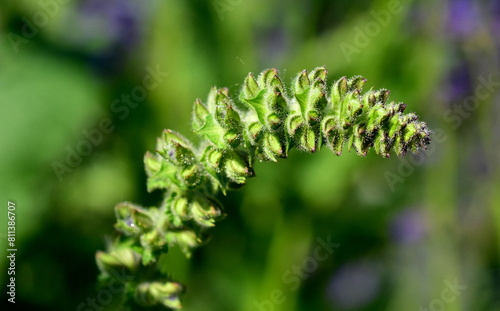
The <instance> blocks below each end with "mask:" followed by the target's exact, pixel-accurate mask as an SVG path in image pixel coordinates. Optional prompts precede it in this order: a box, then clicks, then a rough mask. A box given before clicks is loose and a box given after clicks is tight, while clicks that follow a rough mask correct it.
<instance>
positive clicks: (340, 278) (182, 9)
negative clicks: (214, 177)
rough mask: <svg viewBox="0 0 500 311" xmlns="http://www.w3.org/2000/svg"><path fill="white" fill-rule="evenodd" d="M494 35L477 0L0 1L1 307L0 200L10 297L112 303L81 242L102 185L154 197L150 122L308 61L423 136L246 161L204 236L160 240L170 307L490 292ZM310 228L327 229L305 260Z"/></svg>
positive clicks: (100, 243) (454, 297)
mask: <svg viewBox="0 0 500 311" xmlns="http://www.w3.org/2000/svg"><path fill="white" fill-rule="evenodd" d="M499 34H500V4H499V2H498V1H495V0H483V1H473V0H448V1H425V0H422V1H397V0H390V1H387V0H378V1H368V0H363V1H347V0H338V1H327V0H316V1H312V0H311V1H299V0H289V1H264V0H254V1H243V0H215V1H200V0H198V1H194V0H189V1H188V0H167V1H159V0H150V1H139V0H137V1H132V0H129V1H127V0H109V1H106V0H100V1H98V0H87V1H84V0H81V1H75V0H71V1H69V0H42V1H31V0H23V1H21V0H2V2H1V3H0V146H1V152H0V194H1V201H0V205H1V206H3V208H2V213H1V215H2V216H1V217H0V224H1V225H0V237H1V244H0V246H1V248H2V249H3V250H2V253H3V254H5V255H4V256H1V257H0V279H1V280H2V284H4V286H3V288H4V290H2V297H3V298H2V302H1V304H2V305H3V306H4V307H2V309H3V310H11V309H13V305H12V304H11V303H8V302H7V298H8V297H7V295H6V291H5V288H6V287H5V285H6V284H7V264H8V262H7V258H6V249H7V245H6V232H7V202H8V200H11V201H13V202H15V203H16V204H17V209H16V213H17V231H16V232H17V241H16V242H17V248H18V252H17V255H16V256H17V261H16V283H17V287H16V294H17V295H16V304H15V306H16V307H18V308H21V307H24V308H25V309H27V310H101V308H104V310H111V309H113V305H114V304H113V301H112V302H110V303H108V300H109V299H107V298H106V299H104V298H103V297H101V296H99V292H98V289H97V288H96V287H95V284H96V277H97V275H98V271H97V267H96V265H95V261H94V254H95V251H96V250H99V249H101V250H103V249H104V247H105V239H106V237H111V236H113V235H114V234H115V232H114V229H113V223H114V214H113V207H114V205H115V204H116V203H118V202H120V201H125V200H126V201H132V202H137V203H139V204H143V205H146V206H151V205H154V204H157V203H158V202H159V200H160V198H161V193H156V192H155V193H151V194H150V193H147V192H146V187H145V179H146V176H145V173H144V170H143V164H142V157H143V154H144V153H145V152H146V151H147V150H154V146H155V141H156V137H157V136H159V135H160V133H161V131H162V130H163V129H164V128H170V129H175V130H177V131H180V132H182V133H183V134H185V135H186V136H187V137H189V138H193V139H195V138H194V135H193V134H192V133H191V132H190V114H191V107H192V103H193V102H194V100H195V99H196V98H201V99H202V100H205V99H206V96H207V94H208V91H209V89H210V87H211V86H213V85H217V86H219V87H223V86H227V87H229V88H230V91H231V92H233V94H234V93H235V92H236V91H238V89H239V87H240V83H242V81H243V79H244V77H245V76H246V75H247V74H248V72H256V73H257V72H260V71H261V70H263V69H266V68H269V67H275V68H278V69H279V70H280V73H281V75H282V76H283V77H284V81H285V82H286V83H290V81H291V78H292V77H293V76H294V75H295V74H296V73H297V72H298V71H300V70H302V69H313V68H314V67H317V66H323V65H324V66H326V67H327V69H328V70H329V75H330V76H331V78H330V81H331V82H333V79H334V78H338V77H341V76H344V75H347V76H352V75H357V74H361V75H363V76H365V77H366V78H367V79H368V84H367V88H370V87H375V88H382V87H384V88H388V89H390V90H391V99H393V100H397V101H404V102H405V103H406V104H407V105H408V108H407V111H413V112H416V113H418V114H419V115H420V116H421V119H422V120H424V121H426V122H428V124H429V126H430V128H431V129H432V130H433V131H434V132H435V135H434V140H433V143H432V145H431V146H430V148H429V150H428V151H427V152H424V153H421V154H420V155H418V156H412V155H408V156H406V157H404V158H401V159H398V158H396V157H395V156H393V157H392V158H390V159H383V158H379V157H376V156H374V155H373V154H369V155H368V156H367V157H366V158H361V157H358V156H356V155H355V154H353V153H348V152H347V151H346V152H344V155H342V156H341V157H337V156H335V155H333V154H332V153H331V152H330V151H329V150H323V151H321V152H318V153H317V154H314V155H310V154H305V153H301V152H292V153H291V154H290V157H289V159H287V160H280V161H279V163H277V164H275V163H258V164H257V165H256V168H255V170H256V173H257V178H254V179H252V180H250V181H249V183H248V184H247V186H245V187H244V188H243V189H242V190H240V191H237V192H232V193H229V194H228V195H227V197H222V196H221V198H220V199H221V201H222V202H223V203H224V205H225V206H226V208H227V209H226V212H227V214H228V217H227V218H226V219H225V220H223V221H221V222H220V223H218V225H217V226H216V227H215V228H214V229H213V230H212V231H211V233H212V240H211V241H210V243H209V244H208V245H206V246H205V247H203V248H200V249H198V250H197V251H196V252H195V254H194V256H193V258H191V259H190V260H187V259H185V258H184V257H183V255H182V254H181V252H180V251H179V250H177V249H173V250H172V251H171V253H170V257H169V259H168V262H167V263H166V265H167V267H166V269H167V270H168V271H169V272H170V273H171V276H172V277H173V278H174V279H175V280H178V281H180V282H182V283H184V284H185V285H187V288H188V291H187V293H186V294H185V295H184V297H183V298H184V300H183V301H184V307H185V310H203V311H210V310H218V311H223V310H244V311H252V310H256V311H258V310H266V311H269V310H395V311H396V310H397V311H400V310H450V311H454V310H475V311H480V310H500V258H499V247H500V191H499V189H500V168H499V166H498V164H499V161H500V152H499V150H500V149H499V147H498V145H497V144H500V126H499V124H500V122H499V121H500V105H499V103H500V98H499V96H498V91H499V89H500V75H499V60H500V58H499V56H500V53H499V50H498V47H499V45H500V35H499ZM151 72H156V74H155V77H156V80H155V81H156V82H157V83H154V84H149V85H150V87H149V88H148V89H145V88H141V86H143V85H144V83H145V81H144V78H145V77H146V76H147V75H148V74H151ZM148 83H152V82H151V81H148ZM319 240H323V241H331V242H332V243H337V244H338V246H337V247H336V248H335V249H334V251H333V252H332V253H331V254H328V256H327V258H323V257H322V260H318V257H317V256H315V249H316V248H317V247H318V246H320V245H321V242H319ZM321 254H322V255H323V254H324V253H321ZM299 281H300V283H299ZM280 293H281V294H280ZM115 298H116V297H114V296H113V297H112V298H111V300H115V302H116V300H117V299H118V298H116V299H115ZM88 299H97V302H98V303H97V307H90V306H89V304H88ZM104 300H106V301H104ZM273 300H274V302H273ZM102 301H104V302H106V303H102ZM99 302H100V303H99ZM82 303H83V306H84V307H83V308H82V307H80V308H79V306H81V305H82Z"/></svg>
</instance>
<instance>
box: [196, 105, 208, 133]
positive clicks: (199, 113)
mask: <svg viewBox="0 0 500 311" xmlns="http://www.w3.org/2000/svg"><path fill="white" fill-rule="evenodd" d="M209 117H210V112H209V111H208V109H207V107H205V105H203V103H202V102H201V100H200V99H196V101H195V102H194V106H193V121H192V122H193V129H194V130H198V129H200V128H201V127H203V125H204V124H205V123H206V122H207V118H209Z"/></svg>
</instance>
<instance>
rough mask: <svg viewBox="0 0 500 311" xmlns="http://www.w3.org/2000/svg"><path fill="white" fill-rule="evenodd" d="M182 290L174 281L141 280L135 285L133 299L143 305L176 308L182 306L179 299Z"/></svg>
mask: <svg viewBox="0 0 500 311" xmlns="http://www.w3.org/2000/svg"><path fill="white" fill-rule="evenodd" d="M182 291H183V288H182V286H181V285H180V284H179V283H175V282H165V283H162V282H143V283H140V284H139V285H138V286H137V287H136V290H135V299H136V301H137V302H138V303H139V304H140V305H143V306H147V307H149V306H156V305H162V306H164V307H167V308H170V309H174V310H178V309H181V308H182V306H181V302H180V300H179V294H180V293H181V292H182Z"/></svg>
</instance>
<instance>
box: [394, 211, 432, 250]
mask: <svg viewBox="0 0 500 311" xmlns="http://www.w3.org/2000/svg"><path fill="white" fill-rule="evenodd" d="M390 231H391V237H392V239H393V240H394V241H396V242H397V243H400V244H412V243H415V242H417V241H419V240H421V239H422V238H423V237H424V236H425V234H426V233H427V224H426V222H425V218H424V215H423V214H422V213H421V212H420V211H419V210H418V209H406V210H404V211H402V212H400V213H399V214H397V215H396V217H395V218H394V219H393V221H392V223H391V227H390Z"/></svg>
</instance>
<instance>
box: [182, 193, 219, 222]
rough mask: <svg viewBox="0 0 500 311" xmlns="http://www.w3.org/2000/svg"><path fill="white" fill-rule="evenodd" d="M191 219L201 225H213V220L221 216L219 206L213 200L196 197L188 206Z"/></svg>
mask: <svg viewBox="0 0 500 311" xmlns="http://www.w3.org/2000/svg"><path fill="white" fill-rule="evenodd" d="M189 210H190V212H191V216H192V217H193V220H194V221H195V222H196V223H197V224H199V225H200V226H202V227H213V226H214V225H215V221H216V220H217V219H218V218H220V217H221V216H222V212H221V209H220V206H219V205H218V204H215V202H214V201H209V200H207V199H203V198H201V197H198V198H196V199H195V200H193V202H191V204H190V206H189Z"/></svg>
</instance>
